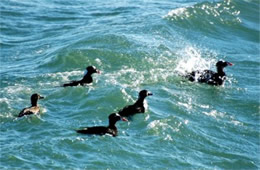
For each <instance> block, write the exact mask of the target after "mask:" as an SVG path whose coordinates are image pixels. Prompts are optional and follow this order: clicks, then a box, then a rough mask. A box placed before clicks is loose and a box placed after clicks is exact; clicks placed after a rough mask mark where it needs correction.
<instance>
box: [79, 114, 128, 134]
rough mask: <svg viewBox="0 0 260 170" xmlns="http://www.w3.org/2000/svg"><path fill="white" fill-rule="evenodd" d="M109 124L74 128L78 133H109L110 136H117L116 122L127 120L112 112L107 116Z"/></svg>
mask: <svg viewBox="0 0 260 170" xmlns="http://www.w3.org/2000/svg"><path fill="white" fill-rule="evenodd" d="M108 119H109V125H108V126H94V127H86V128H83V129H80V130H76V131H77V132H78V133H82V134H89V135H105V134H110V135H112V136H114V137H115V136H117V127H116V122H117V121H119V120H122V121H128V120H127V119H126V118H123V117H121V116H120V115H119V114H117V113H112V114H110V115H109V116H108Z"/></svg>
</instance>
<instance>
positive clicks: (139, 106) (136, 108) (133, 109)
mask: <svg viewBox="0 0 260 170" xmlns="http://www.w3.org/2000/svg"><path fill="white" fill-rule="evenodd" d="M151 95H153V94H152V93H151V92H149V91H147V90H141V91H140V92H139V97H138V99H137V101H136V102H135V103H134V104H133V105H128V106H125V107H124V108H123V109H121V110H119V112H118V114H119V115H120V116H125V117H129V116H133V115H135V114H137V113H144V112H145V111H146V110H147V103H146V101H145V98H146V97H147V96H151Z"/></svg>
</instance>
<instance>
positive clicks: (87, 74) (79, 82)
mask: <svg viewBox="0 0 260 170" xmlns="http://www.w3.org/2000/svg"><path fill="white" fill-rule="evenodd" d="M93 73H98V74H100V73H101V72H100V71H99V70H98V69H96V67H95V66H88V67H87V68H86V70H85V73H84V77H83V78H82V79H81V80H74V81H71V82H70V83H67V84H63V85H62V86H63V87H67V86H78V85H81V86H83V85H85V84H89V83H92V82H93V79H92V77H91V75H92V74H93Z"/></svg>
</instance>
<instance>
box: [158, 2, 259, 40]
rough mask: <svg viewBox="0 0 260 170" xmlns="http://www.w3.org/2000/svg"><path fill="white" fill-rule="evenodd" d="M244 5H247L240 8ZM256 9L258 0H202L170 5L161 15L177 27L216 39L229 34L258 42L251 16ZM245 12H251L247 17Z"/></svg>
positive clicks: (253, 15)
mask: <svg viewBox="0 0 260 170" xmlns="http://www.w3.org/2000/svg"><path fill="white" fill-rule="evenodd" d="M246 5H247V6H249V9H247V8H244V6H246ZM257 6H258V8H257ZM257 9H259V3H258V5H257V3H255V4H254V3H252V2H246V1H231V0H224V1H220V2H212V3H210V2H203V3H198V4H195V5H193V6H188V7H181V8H176V9H173V10H171V11H169V12H168V14H167V15H165V16H163V18H165V19H167V20H169V22H170V23H171V24H173V25H175V26H177V27H178V28H181V29H183V28H184V29H188V30H190V31H196V32H202V33H203V34H206V35H208V34H210V35H211V36H213V37H215V38H217V39H219V38H223V34H224V35H230V34H231V35H235V36H238V37H243V39H246V40H249V41H253V42H259V36H258V35H259V28H258V26H257V25H258V24H259V20H258V19H257V17H256V16H255V15H256V14H259V12H256V10H257ZM250 10H253V11H254V12H251V11H250ZM247 13H250V14H251V15H250V17H249V16H247ZM258 16H259V15H258Z"/></svg>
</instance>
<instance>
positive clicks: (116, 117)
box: [108, 113, 128, 125]
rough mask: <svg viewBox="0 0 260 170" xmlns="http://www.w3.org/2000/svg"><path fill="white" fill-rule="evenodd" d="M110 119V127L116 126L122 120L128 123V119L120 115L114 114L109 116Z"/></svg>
mask: <svg viewBox="0 0 260 170" xmlns="http://www.w3.org/2000/svg"><path fill="white" fill-rule="evenodd" d="M108 119H109V125H113V124H115V123H116V122H117V121H119V120H122V121H128V120H127V119H126V118H124V117H121V116H120V115H119V114H118V113H112V114H110V115H109V116H108Z"/></svg>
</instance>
